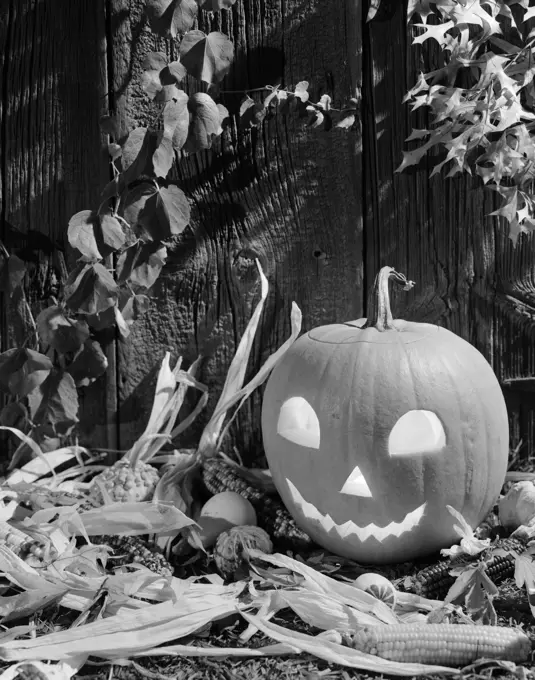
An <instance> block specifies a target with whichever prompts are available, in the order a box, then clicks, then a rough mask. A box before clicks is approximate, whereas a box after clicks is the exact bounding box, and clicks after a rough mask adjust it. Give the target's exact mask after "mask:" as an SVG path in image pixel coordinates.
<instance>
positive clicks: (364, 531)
mask: <svg viewBox="0 0 535 680" xmlns="http://www.w3.org/2000/svg"><path fill="white" fill-rule="evenodd" d="M286 482H287V484H288V488H289V489H290V493H291V495H292V501H293V502H294V503H295V505H296V506H297V507H298V508H299V510H300V511H301V512H302V513H303V515H304V516H305V517H306V518H307V520H309V521H315V522H318V523H319V524H320V525H321V527H322V528H323V529H324V530H325V531H327V533H331V532H332V533H334V534H336V535H337V536H338V537H339V538H343V539H347V538H349V539H351V538H356V539H358V540H359V541H367V540H368V539H369V538H374V539H376V540H377V541H379V542H380V543H381V542H382V541H384V540H385V539H387V538H390V537H392V536H395V537H396V538H399V537H400V536H402V535H403V534H406V533H408V532H409V531H412V530H413V529H415V528H416V527H417V526H418V524H420V522H421V520H422V518H423V516H424V515H425V509H426V506H427V503H424V504H423V505H420V506H419V507H418V508H416V510H413V511H412V512H409V513H407V514H406V515H405V517H404V519H403V520H402V521H401V522H390V524H387V525H386V526H385V527H379V526H377V525H376V524H374V523H373V522H372V523H371V524H367V525H366V526H365V527H360V526H359V525H358V524H355V522H353V521H352V520H350V519H349V520H347V522H344V523H343V524H337V523H336V522H335V521H334V520H333V518H332V517H331V516H330V515H329V514H326V515H323V514H322V513H321V512H319V510H317V509H316V508H315V507H314V505H312V503H309V502H308V501H307V500H305V499H304V498H303V496H302V495H301V494H300V493H299V491H298V490H297V488H296V486H295V485H294V484H292V482H291V481H290V480H289V479H286Z"/></svg>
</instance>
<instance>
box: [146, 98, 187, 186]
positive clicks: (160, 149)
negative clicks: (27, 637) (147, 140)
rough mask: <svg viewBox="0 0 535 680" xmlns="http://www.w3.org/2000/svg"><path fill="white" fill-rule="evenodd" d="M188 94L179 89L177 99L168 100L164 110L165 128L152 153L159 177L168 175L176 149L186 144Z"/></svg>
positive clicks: (155, 169) (155, 170)
mask: <svg viewBox="0 0 535 680" xmlns="http://www.w3.org/2000/svg"><path fill="white" fill-rule="evenodd" d="M188 99H189V97H188V95H187V94H186V93H185V92H184V91H183V90H178V91H177V99H176V100H173V101H170V102H167V104H166V105H165V107H164V110H163V114H162V117H163V130H161V131H160V134H159V141H158V146H157V147H156V151H155V152H154V154H153V155H152V164H153V167H154V172H155V174H156V176H157V177H166V176H167V174H168V172H169V170H170V169H171V166H172V165H173V161H174V158H175V153H174V151H175V149H177V150H180V149H181V148H182V146H183V145H184V143H185V141H186V139H187V135H188V128H189V111H188Z"/></svg>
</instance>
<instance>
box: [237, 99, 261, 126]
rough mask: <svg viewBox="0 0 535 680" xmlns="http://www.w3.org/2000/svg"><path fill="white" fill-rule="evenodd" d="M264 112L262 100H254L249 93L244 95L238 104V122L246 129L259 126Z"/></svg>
mask: <svg viewBox="0 0 535 680" xmlns="http://www.w3.org/2000/svg"><path fill="white" fill-rule="evenodd" d="M266 113H267V110H266V106H265V103H264V102H255V100H254V99H252V98H251V97H249V95H246V96H245V97H244V98H243V99H242V102H241V104H240V123H241V125H242V127H244V128H246V129H247V128H253V127H260V125H262V121H263V120H264V118H265V117H266Z"/></svg>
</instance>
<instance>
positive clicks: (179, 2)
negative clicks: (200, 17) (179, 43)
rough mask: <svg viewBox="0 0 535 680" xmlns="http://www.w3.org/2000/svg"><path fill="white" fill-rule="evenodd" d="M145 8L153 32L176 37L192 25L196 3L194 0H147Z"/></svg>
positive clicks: (195, 14) (196, 9) (196, 8)
mask: <svg viewBox="0 0 535 680" xmlns="http://www.w3.org/2000/svg"><path fill="white" fill-rule="evenodd" d="M145 9H146V11H147V16H148V18H149V23H150V26H151V28H152V30H153V31H154V32H155V33H158V34H159V35H161V36H163V37H165V38H167V37H172V38H176V36H177V35H178V34H182V33H186V31H189V29H190V28H191V27H192V26H193V24H194V23H195V17H196V16H197V11H198V5H197V3H196V2H195V0H147V4H146V6H145Z"/></svg>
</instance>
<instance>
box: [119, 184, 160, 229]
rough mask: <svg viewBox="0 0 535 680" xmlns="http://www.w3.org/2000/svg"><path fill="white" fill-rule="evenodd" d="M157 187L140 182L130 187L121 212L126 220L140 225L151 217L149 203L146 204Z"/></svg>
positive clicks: (133, 224) (134, 224)
mask: <svg viewBox="0 0 535 680" xmlns="http://www.w3.org/2000/svg"><path fill="white" fill-rule="evenodd" d="M157 191H158V189H157V188H156V186H155V185H154V184H152V183H151V184H149V182H142V183H141V184H138V185H136V186H135V187H134V188H133V189H131V190H130V191H129V192H128V193H127V195H126V198H125V201H124V207H123V214H124V218H125V219H126V221H127V222H128V223H129V224H131V225H132V226H134V227H136V226H140V227H142V226H143V224H144V222H145V221H149V222H150V219H151V210H150V205H149V206H148V207H146V206H147V201H148V200H149V198H151V197H152V196H154V195H155V194H156V192H157Z"/></svg>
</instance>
